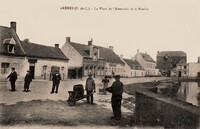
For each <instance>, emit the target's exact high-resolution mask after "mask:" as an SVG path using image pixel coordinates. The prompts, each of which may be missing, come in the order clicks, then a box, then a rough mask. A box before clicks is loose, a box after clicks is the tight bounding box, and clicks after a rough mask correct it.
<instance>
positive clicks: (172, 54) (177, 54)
mask: <svg viewBox="0 0 200 129" xmlns="http://www.w3.org/2000/svg"><path fill="white" fill-rule="evenodd" d="M165 55H168V56H179V57H180V56H181V57H182V56H183V57H184V56H187V54H186V53H185V52H183V51H161V52H159V53H158V54H157V56H165Z"/></svg>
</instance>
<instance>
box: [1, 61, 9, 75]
mask: <svg viewBox="0 0 200 129" xmlns="http://www.w3.org/2000/svg"><path fill="white" fill-rule="evenodd" d="M9 65H10V64H9V63H1V74H6V73H8V72H9Z"/></svg>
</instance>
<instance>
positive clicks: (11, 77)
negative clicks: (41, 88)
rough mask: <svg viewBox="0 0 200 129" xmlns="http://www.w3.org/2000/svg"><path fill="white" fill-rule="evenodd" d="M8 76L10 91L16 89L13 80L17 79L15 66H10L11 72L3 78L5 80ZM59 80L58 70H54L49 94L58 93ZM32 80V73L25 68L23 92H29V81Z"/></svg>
mask: <svg viewBox="0 0 200 129" xmlns="http://www.w3.org/2000/svg"><path fill="white" fill-rule="evenodd" d="M8 78H9V81H10V85H11V90H10V91H11V92H14V91H16V86H15V82H16V80H17V72H16V71H15V68H11V73H10V74H9V75H8V76H7V77H6V78H5V79H6V80H7V79H8ZM60 80H61V75H60V74H59V72H56V73H55V74H52V81H53V85H52V90H51V92H50V93H51V94H52V93H58V87H59V84H60ZM31 82H32V74H31V71H30V70H27V73H26V75H25V77H24V90H23V92H30V90H29V88H30V83H31Z"/></svg>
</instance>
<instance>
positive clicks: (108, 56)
mask: <svg viewBox="0 0 200 129" xmlns="http://www.w3.org/2000/svg"><path fill="white" fill-rule="evenodd" d="M96 47H98V48H100V58H103V59H105V60H106V62H111V63H119V64H124V62H123V61H122V60H121V59H120V57H119V56H118V55H116V54H115V53H114V51H113V50H111V49H109V48H105V47H100V46H96Z"/></svg>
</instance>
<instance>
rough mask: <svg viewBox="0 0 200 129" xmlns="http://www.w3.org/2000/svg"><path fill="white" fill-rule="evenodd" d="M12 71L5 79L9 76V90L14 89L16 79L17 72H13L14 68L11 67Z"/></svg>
mask: <svg viewBox="0 0 200 129" xmlns="http://www.w3.org/2000/svg"><path fill="white" fill-rule="evenodd" d="M11 70H12V72H11V73H10V74H9V75H8V77H7V78H6V79H8V78H9V81H10V85H11V90H10V91H16V89H15V82H16V80H17V72H15V68H11Z"/></svg>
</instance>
